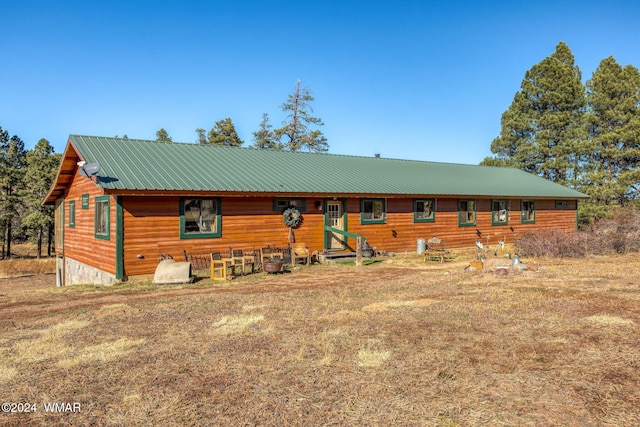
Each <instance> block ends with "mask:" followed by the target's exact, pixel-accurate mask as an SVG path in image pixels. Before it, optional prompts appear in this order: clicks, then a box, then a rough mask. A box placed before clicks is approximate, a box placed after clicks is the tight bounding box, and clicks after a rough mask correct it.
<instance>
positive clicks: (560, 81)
mask: <svg viewBox="0 0 640 427" xmlns="http://www.w3.org/2000/svg"><path fill="white" fill-rule="evenodd" d="M585 107H586V101H585V94H584V86H583V85H582V82H581V73H580V69H579V68H578V67H577V66H576V65H574V58H573V54H572V53H571V51H570V50H569V48H568V46H567V45H566V44H565V43H563V42H560V43H559V44H558V45H557V46H556V50H555V52H554V53H553V54H552V55H551V56H549V57H547V58H545V59H543V60H542V61H541V62H540V63H538V64H536V65H534V66H533V67H532V68H531V69H530V70H528V71H527V72H526V74H525V78H524V80H523V81H522V84H521V90H520V92H518V93H516V95H515V97H514V100H513V102H512V104H511V106H510V107H509V109H508V110H507V111H505V112H504V113H503V115H502V120H501V124H502V129H501V132H500V136H499V137H498V138H496V139H494V141H493V142H492V143H491V152H492V153H494V154H496V155H497V156H496V158H488V159H485V160H484V161H483V162H482V163H483V164H502V165H505V166H514V167H518V168H521V169H523V170H526V171H528V172H531V173H535V174H537V175H540V176H543V177H545V178H547V179H549V180H552V181H555V182H558V183H561V184H567V183H569V182H575V181H576V180H577V179H578V178H579V174H580V159H581V157H582V156H584V153H585V151H586V148H585V146H584V141H585V129H584V126H583V121H582V117H583V114H584V111H585Z"/></svg>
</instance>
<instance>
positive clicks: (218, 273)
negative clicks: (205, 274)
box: [211, 252, 236, 280]
mask: <svg viewBox="0 0 640 427" xmlns="http://www.w3.org/2000/svg"><path fill="white" fill-rule="evenodd" d="M229 269H231V274H232V275H235V274H236V266H235V265H234V264H233V260H232V259H231V258H222V255H220V252H212V253H211V280H227V278H229V277H228V276H227V270H229Z"/></svg>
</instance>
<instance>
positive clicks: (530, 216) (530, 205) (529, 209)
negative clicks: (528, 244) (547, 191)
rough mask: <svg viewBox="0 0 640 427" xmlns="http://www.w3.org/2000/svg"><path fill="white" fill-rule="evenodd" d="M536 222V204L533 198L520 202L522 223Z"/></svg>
mask: <svg viewBox="0 0 640 427" xmlns="http://www.w3.org/2000/svg"><path fill="white" fill-rule="evenodd" d="M535 222H536V204H535V202H534V201H532V200H522V201H521V202H520V223H522V224H533V223H535Z"/></svg>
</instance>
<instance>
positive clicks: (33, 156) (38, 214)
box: [22, 138, 61, 258]
mask: <svg viewBox="0 0 640 427" xmlns="http://www.w3.org/2000/svg"><path fill="white" fill-rule="evenodd" d="M53 151H54V150H53V147H52V146H51V144H50V143H49V141H47V140H46V139H44V138H42V139H40V141H38V143H37V144H36V146H35V147H34V148H33V150H30V151H28V152H27V154H26V173H25V175H24V191H23V193H22V194H23V197H22V199H23V202H24V204H25V207H26V208H27V211H28V212H29V214H28V215H27V216H25V217H24V218H23V219H22V226H23V227H24V228H25V229H26V230H28V231H29V232H31V233H33V236H34V237H35V238H36V242H37V245H38V258H40V257H41V255H42V243H43V240H44V237H45V235H46V236H47V237H48V238H49V239H50V236H51V234H52V233H51V230H52V227H53V207H52V206H42V200H43V199H44V198H45V196H46V195H47V192H48V191H49V189H50V188H51V185H52V183H53V181H54V179H55V176H56V171H57V169H58V165H59V163H60V158H61V156H60V155H59V154H54V152H53ZM48 244H49V246H48V250H47V254H49V255H50V249H51V244H52V242H51V241H50V240H49V241H48Z"/></svg>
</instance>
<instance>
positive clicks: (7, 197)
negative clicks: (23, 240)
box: [0, 127, 26, 258]
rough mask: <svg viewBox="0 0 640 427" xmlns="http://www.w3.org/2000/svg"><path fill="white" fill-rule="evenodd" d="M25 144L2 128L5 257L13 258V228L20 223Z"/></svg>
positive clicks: (0, 199) (0, 220)
mask: <svg viewBox="0 0 640 427" xmlns="http://www.w3.org/2000/svg"><path fill="white" fill-rule="evenodd" d="M25 154H26V152H25V148H24V142H22V140H21V139H20V138H19V137H18V136H16V135H14V136H12V137H11V138H9V134H8V132H7V131H3V130H2V127H0V231H2V241H3V246H2V249H3V254H2V255H3V256H4V252H5V251H4V248H5V246H4V245H5V244H6V257H7V258H11V240H12V239H13V227H14V225H15V224H17V223H19V218H18V212H19V207H20V203H21V200H20V190H21V188H22V185H23V177H24V173H25Z"/></svg>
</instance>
